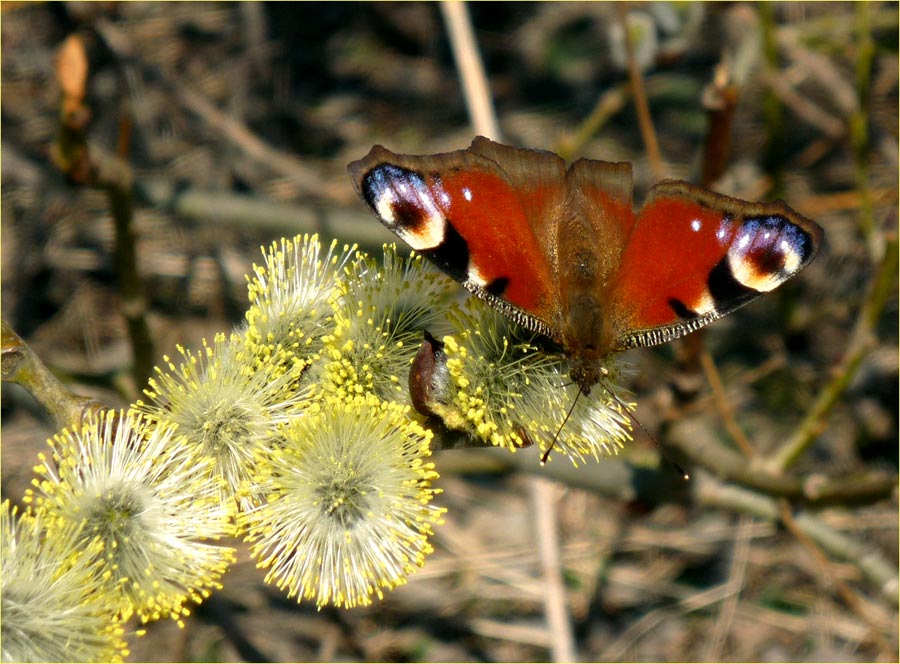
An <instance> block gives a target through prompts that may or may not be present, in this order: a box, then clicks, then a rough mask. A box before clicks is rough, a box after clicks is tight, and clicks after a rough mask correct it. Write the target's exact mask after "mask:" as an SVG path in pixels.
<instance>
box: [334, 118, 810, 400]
mask: <svg viewBox="0 0 900 664" xmlns="http://www.w3.org/2000/svg"><path fill="white" fill-rule="evenodd" d="M348 170H349V173H350V177H351V179H352V181H353V185H354V187H355V189H356V191H357V193H358V194H359V196H360V197H361V198H362V200H363V201H364V202H365V203H366V205H368V206H369V208H370V209H371V211H372V212H373V213H374V214H375V216H376V217H377V218H378V219H379V220H380V221H381V222H382V223H383V224H384V225H385V226H387V227H388V228H389V229H390V230H391V231H393V232H394V233H395V234H396V235H397V236H399V237H400V239H402V240H403V241H404V242H406V244H408V245H409V246H410V247H412V248H413V249H415V250H416V251H418V252H420V253H422V254H423V255H424V256H425V257H427V258H428V259H430V260H431V261H432V262H433V263H434V264H435V265H436V266H437V267H438V268H440V269H441V270H442V271H444V272H445V273H446V274H448V275H449V276H451V277H453V278H454V279H456V280H457V281H458V282H460V283H461V284H462V285H463V286H464V287H465V288H466V289H467V290H469V291H470V292H471V293H472V294H474V295H475V296H476V297H479V298H481V299H482V300H484V301H485V302H487V303H488V304H490V305H491V306H493V307H494V308H496V309H497V310H498V311H500V312H501V313H503V314H504V315H506V316H508V317H509V318H510V319H512V320H513V321H515V322H516V323H518V324H520V325H522V326H524V327H525V328H527V329H528V330H531V331H532V332H535V333H538V334H541V335H543V336H545V337H548V338H549V339H550V340H552V341H553V342H555V343H556V344H557V345H558V346H560V347H561V348H562V350H563V352H564V354H565V355H566V357H567V359H568V360H569V362H570V375H571V378H572V380H573V381H574V382H575V384H577V385H578V386H579V388H580V390H581V392H582V393H583V394H585V395H586V394H589V393H590V390H591V387H592V386H593V385H595V384H596V383H597V382H598V381H599V380H600V378H601V377H602V375H603V374H604V359H605V358H606V357H607V356H608V355H609V354H611V353H615V352H618V351H623V350H626V349H629V348H635V347H639V346H652V345H656V344H661V343H664V342H667V341H670V340H672V339H676V338H678V337H681V336H683V335H685V334H688V333H690V332H693V331H695V330H697V329H699V328H701V327H703V326H704V325H707V324H708V323H711V322H713V321H714V320H716V319H718V318H721V317H722V316H725V315H727V314H729V313H731V312H733V311H735V310H736V309H738V308H739V307H741V306H743V305H745V304H747V303H748V302H750V301H752V300H754V299H755V298H757V297H758V296H760V295H762V294H763V293H767V292H769V291H771V290H773V289H775V288H777V287H778V286H779V285H781V284H782V283H784V282H785V281H787V280H788V279H790V278H791V277H793V276H794V275H795V274H797V273H798V272H799V271H800V270H802V269H803V268H804V267H806V266H807V265H808V264H809V263H810V261H812V259H813V258H814V257H815V255H816V253H817V252H818V250H819V247H820V246H821V244H822V239H823V235H824V233H823V230H822V228H821V227H820V226H819V225H818V224H816V223H815V222H813V221H810V220H809V219H806V218H804V217H802V216H801V215H799V214H797V213H796V212H794V211H793V210H792V209H790V208H789V207H788V206H787V205H786V204H785V203H784V202H782V201H776V202H772V203H748V202H745V201H741V200H738V199H736V198H731V197H729V196H724V195H722V194H717V193H713V192H711V191H707V190H706V189H703V188H701V187H698V186H695V185H692V184H689V183H687V182H682V181H677V180H663V181H661V182H659V183H658V184H657V185H656V186H654V187H653V188H652V189H651V190H650V193H649V195H648V196H647V199H646V201H645V202H644V206H643V207H642V208H641V210H640V212H639V213H635V211H634V209H633V203H632V199H633V180H632V170H631V164H629V163H627V162H605V161H597V160H593V159H579V160H578V161H576V162H574V163H573V164H571V165H570V166H568V167H566V164H565V161H564V160H563V159H562V158H561V157H559V156H558V155H556V154H554V153H552V152H547V151H544V150H533V149H523V148H516V147H512V146H508V145H501V144H500V143H496V142H494V141H491V140H489V139H487V138H484V137H481V136H479V137H477V138H475V140H473V141H472V144H471V145H470V146H469V147H468V148H466V149H464V150H457V151H455V152H448V153H444V154H435V155H401V154H395V153H393V152H391V151H390V150H387V149H385V148H383V147H381V146H380V145H376V146H375V147H373V148H372V149H371V151H370V152H369V154H368V155H366V156H365V157H363V158H362V159H360V160H358V161H354V162H353V163H351V164H350V165H349V166H348Z"/></svg>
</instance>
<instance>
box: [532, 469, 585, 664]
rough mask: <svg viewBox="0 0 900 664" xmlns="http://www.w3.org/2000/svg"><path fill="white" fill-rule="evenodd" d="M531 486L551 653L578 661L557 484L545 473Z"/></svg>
mask: <svg viewBox="0 0 900 664" xmlns="http://www.w3.org/2000/svg"><path fill="white" fill-rule="evenodd" d="M530 489H531V504H532V509H533V511H534V515H535V520H534V521H535V529H536V533H535V535H536V539H537V545H538V556H539V558H540V561H541V576H542V577H543V580H544V583H543V587H544V611H545V613H546V614H547V627H548V629H549V631H550V635H551V638H550V646H551V654H552V656H553V661H554V662H574V661H575V636H574V634H573V633H572V621H571V620H570V618H569V611H568V608H567V606H566V592H565V587H564V585H563V578H562V572H561V571H560V569H561V567H562V564H561V561H560V557H559V537H558V535H557V528H556V516H555V510H556V503H557V500H556V490H555V489H556V487H554V485H553V484H552V483H551V482H550V481H549V480H546V479H544V478H543V477H533V478H531V482H530Z"/></svg>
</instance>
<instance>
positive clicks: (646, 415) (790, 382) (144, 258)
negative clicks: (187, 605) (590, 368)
mask: <svg viewBox="0 0 900 664" xmlns="http://www.w3.org/2000/svg"><path fill="white" fill-rule="evenodd" d="M2 12H3V13H2V24H0V29H2V155H0V156H2V312H3V319H4V321H6V322H8V323H9V324H10V325H12V327H13V328H14V329H15V330H16V331H17V332H18V333H19V334H20V335H21V336H22V337H23V338H24V339H25V340H26V341H27V342H28V343H29V344H30V345H31V346H32V348H33V349H34V350H35V351H36V352H37V354H38V355H39V356H40V357H41V358H42V359H43V361H44V362H45V363H47V365H48V366H50V367H51V369H52V370H53V371H54V372H55V373H56V374H57V375H58V376H60V377H61V378H62V379H63V380H64V381H65V382H66V384H67V385H68V386H69V387H70V389H71V390H72V391H74V392H77V393H80V394H89V395H91V396H94V397H96V398H98V399H99V400H101V401H102V402H103V403H106V404H108V405H110V406H120V405H125V404H127V403H129V402H131V401H133V400H134V399H135V398H136V397H137V396H138V394H139V392H140V389H141V387H142V384H140V382H139V381H138V380H137V379H136V378H135V373H134V371H133V364H134V363H133V358H134V357H135V354H134V351H133V347H132V342H131V341H130V337H129V333H128V325H127V324H126V321H125V319H124V318H123V314H122V306H121V304H122V299H121V286H120V283H119V280H118V279H117V277H116V270H115V268H114V263H113V258H112V254H113V247H114V244H115V240H114V237H115V234H114V223H113V219H112V216H111V210H110V204H109V200H108V197H107V195H106V193H105V192H104V190H103V189H102V188H101V187H99V186H98V179H97V172H94V171H91V172H88V173H86V172H84V171H80V170H79V165H84V164H85V163H90V164H92V165H93V166H95V167H97V168H98V169H99V170H102V169H101V168H100V167H101V166H104V165H107V164H112V165H113V166H112V169H113V176H112V180H114V181H116V182H118V183H119V184H120V185H121V183H122V178H123V174H124V175H127V177H128V178H130V179H129V182H131V183H133V186H130V187H126V188H125V190H126V191H128V192H130V194H129V196H130V197H131V199H130V203H131V204H132V205H133V232H134V233H135V234H136V238H137V239H136V262H137V267H138V272H139V274H140V276H141V280H142V282H141V285H140V288H141V290H142V291H143V293H144V294H145V295H146V297H147V301H148V312H147V317H146V320H147V323H148V325H149V334H150V339H151V341H152V345H150V344H146V348H144V350H148V349H150V351H151V352H152V362H154V363H159V362H161V358H162V356H163V354H172V353H173V351H174V348H175V344H182V345H184V346H187V347H190V348H197V347H199V343H200V339H201V338H203V337H206V338H212V336H213V335H214V334H215V333H216V332H218V331H227V330H228V329H230V328H231V327H232V326H234V325H235V324H237V323H239V322H240V321H241V320H242V316H243V312H244V309H245V308H246V280H245V277H244V275H245V274H247V273H248V272H249V271H250V269H251V265H252V264H253V263H254V262H259V260H260V253H259V247H260V245H268V244H269V243H270V242H272V241H273V240H276V239H278V238H280V237H282V236H293V235H295V234H297V233H301V232H312V231H317V232H319V233H320V234H321V235H323V236H325V238H332V237H335V238H338V239H340V240H342V241H346V242H348V243H349V242H358V243H359V244H360V245H361V246H362V247H363V248H365V249H367V250H375V251H378V252H379V253H380V246H381V244H382V243H383V242H385V241H391V240H392V239H393V236H391V234H390V233H389V232H388V231H386V230H384V229H383V228H382V226H381V225H380V224H379V223H378V222H377V221H375V220H374V219H373V218H372V217H371V216H370V215H369V213H368V212H367V211H366V209H365V208H364V206H363V204H362V203H361V202H360V201H358V200H357V198H356V195H355V194H354V192H353V189H352V187H351V185H350V182H349V179H348V177H347V173H346V165H347V163H349V162H350V161H353V160H355V159H358V158H360V157H361V156H363V155H364V154H366V153H367V152H368V150H369V148H370V147H371V146H372V145H373V144H376V143H381V144H383V145H385V146H386V147H388V148H389V149H391V150H393V151H395V152H401V153H415V154H427V153H434V152H441V151H447V150H453V149H459V148H463V147H466V146H467V145H468V144H469V142H470V141H471V139H472V137H473V135H474V131H473V128H472V124H471V121H470V118H469V114H468V111H467V105H466V101H465V98H464V95H463V79H462V78H461V76H460V72H459V69H458V68H457V65H456V63H455V60H454V55H453V43H452V39H451V37H450V32H449V31H448V27H447V22H446V19H445V14H444V12H442V8H441V7H440V6H439V5H438V4H434V3H418V2H410V3H381V2H372V3H302V4H293V3H271V4H270V3H222V4H220V3H124V2H123V3H117V2H96V3H94V2H64V3H17V2H4V3H3V4H2ZM468 14H469V18H470V22H471V27H472V29H473V34H474V38H475V44H476V47H477V50H478V51H479V52H480V55H481V57H482V59H483V64H484V67H485V70H486V73H487V76H488V80H489V92H490V98H491V101H492V103H493V105H494V108H495V109H496V113H497V116H498V118H499V123H500V127H501V129H502V132H503V136H504V139H505V141H506V142H508V143H512V144H516V145H520V146H527V147H537V148H544V149H551V150H554V151H557V152H559V153H560V154H562V155H564V156H565V157H566V158H567V159H569V160H574V159H577V158H579V157H582V156H585V157H591V158H595V159H603V160H607V161H631V162H632V163H633V164H634V169H635V194H636V201H637V204H638V205H639V204H640V201H641V200H642V199H643V196H644V195H645V193H646V192H647V191H648V190H649V188H650V187H651V186H652V185H653V184H654V183H655V182H656V181H657V180H658V179H659V178H660V177H661V176H665V177H676V178H681V179H686V180H689V181H693V182H703V183H705V184H707V185H709V186H711V187H713V188H715V189H716V190H717V191H721V192H723V193H728V194H731V195H735V196H738V197H740V198H744V199H747V200H763V199H768V198H783V199H785V200H786V201H788V203H789V204H790V205H791V207H793V208H794V209H796V210H797V211H798V212H800V213H801V214H803V215H805V216H808V217H810V218H812V219H815V220H816V221H817V222H818V223H819V224H820V225H822V226H823V227H824V228H825V231H826V247H825V248H824V250H823V252H822V254H821V255H820V256H819V257H818V258H817V259H816V261H815V262H814V263H813V264H812V265H811V266H810V267H809V268H808V269H807V270H806V271H804V272H803V273H802V274H801V275H800V276H799V277H797V278H795V279H793V280H792V281H791V282H790V283H788V284H787V285H785V286H784V287H783V288H781V289H779V291H778V292H777V293H775V294H773V295H771V296H768V297H765V298H761V299H760V300H758V301H756V302H755V303H754V304H752V305H750V306H748V307H746V308H745V309H742V310H741V311H739V312H737V313H735V314H733V315H731V316H729V317H727V318H725V319H723V320H722V321H719V322H717V323H716V324H714V325H713V326H711V327H710V328H709V329H708V331H707V332H706V333H704V334H699V335H693V336H692V337H690V338H689V339H690V340H686V341H683V342H677V343H673V344H668V345H666V346H664V347H661V348H656V349H650V350H648V349H644V350H639V351H633V352H629V353H628V354H627V356H626V357H625V358H624V359H625V361H626V362H627V363H628V364H629V366H630V372H629V375H628V377H627V381H628V387H629V389H630V390H631V391H632V392H633V393H634V395H635V397H634V398H635V401H636V402H637V403H638V409H637V418H638V420H640V422H641V424H642V425H643V426H644V427H645V428H646V430H647V431H648V432H649V433H650V434H652V436H653V437H654V438H655V439H656V440H657V441H659V445H660V446H661V447H662V449H665V450H668V454H669V455H670V456H672V457H674V458H677V459H678V460H679V461H681V462H682V463H683V464H684V465H686V466H687V467H688V469H689V470H690V471H691V472H692V475H693V479H692V480H691V482H688V483H683V482H681V481H680V480H678V478H677V477H676V476H675V474H674V471H673V470H672V467H671V466H669V465H667V464H666V463H664V462H663V463H660V461H659V447H657V446H656V445H655V444H654V442H653V441H652V440H651V439H650V438H649V437H648V436H647V435H646V434H644V433H642V432H638V433H636V434H635V437H636V441H635V443H634V444H633V445H632V446H631V448H630V449H629V450H626V452H625V453H624V454H623V455H621V456H620V457H617V458H615V459H611V460H608V461H602V462H600V463H599V464H594V463H590V464H587V465H586V466H584V467H581V468H578V469H576V470H575V472H571V471H572V469H562V468H557V469H556V470H555V471H554V472H551V473H550V476H551V477H552V478H553V480H552V481H546V482H541V481H539V480H535V479H534V478H535V476H536V474H540V472H541V471H540V468H539V467H538V465H537V462H536V459H535V457H534V456H533V455H532V456H528V454H527V453H520V454H516V455H505V456H498V455H491V454H485V453H483V452H482V451H474V450H472V451H467V450H461V451H448V452H442V453H439V454H437V455H436V457H435V463H436V465H437V469H438V471H439V472H440V473H441V475H442V478H441V480H440V486H441V487H442V488H443V490H444V493H443V495H442V496H441V497H440V503H441V504H443V505H445V506H446V507H447V508H448V510H449V511H448V514H447V516H446V520H445V521H446V522H445V524H444V525H443V526H441V527H440V528H438V532H437V534H436V537H435V540H434V542H435V547H436V551H435V553H434V554H433V555H432V556H431V558H430V559H429V561H428V562H427V563H426V566H425V568H424V569H423V570H422V571H421V572H419V573H418V574H416V575H414V576H413V577H412V578H411V580H410V582H409V583H408V584H407V585H406V586H404V587H402V588H400V589H398V590H397V591H395V592H393V593H390V594H388V595H387V596H386V597H385V599H384V600H382V601H380V602H377V603H376V604H375V605H374V606H372V607H370V608H366V609H356V610H352V611H344V610H328V609H326V610H322V611H316V610H315V608H314V606H313V605H312V604H307V603H301V604H299V605H298V604H296V603H295V602H293V601H289V600H286V599H285V598H284V597H283V596H282V595H281V594H280V593H279V592H278V591H277V590H276V589H274V588H269V587H267V586H265V585H264V584H263V583H262V576H263V575H262V573H261V572H260V571H258V570H256V569H255V568H254V566H253V564H252V562H250V561H249V558H248V556H247V555H246V551H244V550H240V551H239V561H238V563H237V564H236V565H235V566H234V568H233V570H232V571H231V572H230V573H229V574H228V575H227V576H226V577H225V579H224V585H225V588H224V590H222V591H221V592H219V593H217V594H216V595H215V596H214V597H213V598H212V599H211V600H210V601H209V602H207V603H206V604H204V605H203V606H201V607H199V608H198V609H197V610H196V611H195V614H194V616H193V618H192V619H191V620H190V621H188V623H187V626H186V627H185V629H183V630H179V629H178V628H177V627H176V626H174V625H173V624H170V623H160V624H152V625H150V626H149V630H148V634H147V636H145V637H142V638H140V639H136V640H134V641H133V642H132V660H133V661H179V660H181V661H195V660H202V661H241V660H249V661H269V660H272V661H278V660H282V661H308V660H321V661H361V660H393V661H543V660H548V659H552V658H557V659H559V658H561V657H562V655H561V654H560V653H567V652H568V653H570V655H571V654H574V657H575V658H577V659H580V660H590V661H620V660H626V661H627V660H632V661H638V660H640V661H649V660H658V661H663V660H666V661H673V660H674V661H677V660H681V661H875V660H878V661H896V660H897V643H898V641H897V638H898V636H897V555H898V554H897V548H898V546H897V542H898V512H897V495H896V494H897V492H896V472H897V452H898V447H897V440H898V425H897V403H898V391H897V385H898V375H897V366H898V350H897V349H898V339H897V327H898V325H897V323H898V321H897V292H896V247H897V245H896V236H897V185H898V171H897V162H898V41H897V38H898V28H897V26H898V7H897V4H896V3H805V2H804V3H793V2H788V3H762V4H751V3H674V2H650V3H629V4H627V5H622V4H619V3H611V4H608V3H593V2H591V3H576V2H572V3H517V2H510V3H506V2H504V3H473V4H471V5H468ZM73 35H74V36H76V37H77V39H78V41H79V42H80V44H81V45H82V46H83V51H84V53H85V54H86V62H85V64H86V66H87V71H86V79H84V80H85V83H84V85H83V87H82V89H81V91H80V92H78V91H77V90H76V91H75V94H74V95H73V93H72V91H71V90H70V89H69V88H67V83H66V81H67V80H68V81H71V80H72V79H71V72H69V73H68V74H67V73H66V70H65V66H63V65H61V64H60V63H66V62H69V63H71V61H72V60H71V59H66V58H65V57H61V56H60V55H59V54H60V53H61V47H62V46H63V44H64V43H66V40H67V39H69V38H71V37H72V36H73ZM626 36H627V38H626ZM629 42H630V44H631V47H632V48H630V49H629V48H628V43H629ZM68 43H69V44H71V43H72V42H68ZM629 64H631V65H632V75H634V74H637V73H638V72H640V77H641V79H642V81H643V87H644V90H645V93H646V97H647V100H648V108H649V112H650V118H651V119H652V127H653V129H654V133H655V136H656V137H657V141H658V155H659V156H658V157H656V156H655V151H654V150H653V149H652V148H650V149H649V150H648V147H647V145H648V144H647V138H646V136H647V129H648V127H647V125H646V123H645V125H644V127H643V131H642V127H641V123H640V121H639V117H638V111H637V110H636V109H637V106H636V104H635V95H634V94H633V91H634V88H633V84H632V83H631V82H630V78H629V72H628V66H629ZM67 76H69V78H66V77H67ZM75 78H76V79H77V78H78V76H77V75H76V76H75ZM76 87H77V86H76ZM73 127H74V130H73ZM73 131H74V133H75V134H76V135H77V136H76V139H75V145H76V147H78V146H81V145H82V143H81V142H80V141H81V140H82V139H85V140H86V148H85V149H86V150H87V152H84V153H82V156H83V155H84V154H87V155H88V156H89V158H88V160H87V162H85V161H78V160H72V159H67V156H69V157H71V154H72V152H71V148H72V133H73ZM115 159H118V160H119V161H115ZM122 164H124V166H123V165H122ZM101 179H102V173H101ZM104 182H105V181H104ZM886 256H887V257H886ZM891 257H893V259H892V258H891ZM460 290H462V289H460ZM713 361H714V365H713V364H712V362H713ZM138 375H139V374H138ZM829 390H832V391H829ZM2 397H3V399H2V416H3V420H2V434H3V441H2V442H3V445H2V492H3V497H4V498H10V499H12V500H13V501H14V502H16V501H19V500H21V496H22V495H23V492H24V490H25V488H26V487H27V486H28V483H29V482H30V479H31V476H32V475H31V474H32V471H31V468H32V466H33V465H34V462H35V458H36V454H37V452H38V451H40V450H42V449H43V448H44V447H45V443H44V441H45V440H46V438H47V437H48V436H49V435H51V434H52V433H53V431H52V426H51V424H50V422H49V419H48V418H47V416H46V414H44V413H43V412H42V411H41V410H40V409H39V408H38V407H37V406H36V405H35V404H34V402H33V401H32V400H31V398H30V397H29V396H28V395H27V394H26V393H24V392H23V391H21V390H19V389H18V388H16V387H8V386H7V385H5V384H4V386H3V395H2ZM804 426H806V428H804ZM798 437H799V438H800V439H802V438H804V437H805V438H807V439H809V441H810V443H811V444H809V445H807V446H805V447H803V448H802V454H800V455H799V458H798V459H797V460H796V461H793V460H792V462H791V463H790V464H786V465H787V466H789V467H785V468H783V470H784V471H785V472H784V473H783V474H781V473H774V475H777V476H778V477H781V478H787V480H788V481H787V485H789V486H788V488H785V486H786V485H780V484H777V482H770V481H769V480H770V479H771V476H772V475H773V473H771V472H770V471H764V470H763V469H762V467H761V466H763V465H765V462H766V461H769V460H771V459H772V458H777V457H778V453H779V451H780V450H782V449H783V446H784V445H785V443H786V441H793V440H797V439H798ZM701 444H702V445H706V446H708V449H712V450H713V452H715V451H716V450H720V449H721V450H724V451H723V452H722V454H723V455H724V458H726V460H727V459H730V460H732V461H733V458H734V457H735V455H741V454H742V455H743V456H744V457H747V456H752V457H753V458H754V459H755V462H754V463H752V464H751V463H750V462H749V461H748V462H747V463H746V464H742V466H743V467H742V468H741V469H735V467H734V466H735V464H734V463H730V464H729V463H725V462H723V464H724V465H718V464H717V458H718V457H716V454H715V453H709V454H708V455H707V458H706V459H705V460H704V459H703V457H704V454H702V453H701V454H698V453H697V449H698V448H697V446H698V445H701ZM728 455H731V456H728ZM510 457H511V458H510ZM698 457H700V460H699V461H701V462H698ZM738 458H740V457H738ZM756 462H759V463H758V464H757V463H756ZM562 463H566V462H562ZM553 465H554V464H551V466H553ZM556 465H557V466H561V465H562V464H561V463H560V464H556ZM738 470H740V472H738ZM757 470H758V471H759V472H758V473H757V472H756V471H757ZM776 485H777V486H776ZM823 495H824V496H825V497H824V498H823V497H822V496H823ZM785 511H786V512H787V516H785V515H784V514H785ZM547 513H549V515H550V517H551V528H552V532H555V533H556V534H557V537H558V543H557V546H555V554H556V556H557V557H558V559H554V558H552V557H551V558H550V559H549V560H548V558H547V554H544V553H541V551H540V546H539V543H540V541H541V540H542V539H544V538H546V536H547V535H546V531H545V530H542V528H545V526H542V525H541V523H542V521H541V516H542V515H544V516H546V514H547ZM791 514H793V516H794V517H795V518H796V520H794V519H792V518H791V516H790V515H791ZM798 523H799V526H798ZM810 524H812V525H810ZM817 528H818V529H820V530H815V529H817ZM811 529H812V531H815V532H817V533H819V535H817V536H810V534H809V533H810V532H811ZM542 533H543V534H542ZM822 533H824V534H822ZM828 542H830V544H829V543H828ZM548 569H549V570H550V571H549V572H548V571H547V570H548ZM560 571H561V579H562V582H563V583H562V586H561V588H560V587H558V584H556V583H555V581H554V579H556V580H559V577H560ZM554 602H556V604H555V605H554ZM551 606H556V607H557V608H560V607H562V608H563V609H564V612H563V619H562V622H560V620H559V618H558V616H556V614H554V613H553V611H552V610H551V608H550V607H551ZM554 616H556V617H554Z"/></svg>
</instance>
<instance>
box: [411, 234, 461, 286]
mask: <svg viewBox="0 0 900 664" xmlns="http://www.w3.org/2000/svg"><path fill="white" fill-rule="evenodd" d="M422 255H423V256H425V258H427V259H429V260H430V261H431V262H432V263H434V264H435V265H437V267H438V268H439V269H441V270H443V271H444V272H445V273H447V274H448V275H449V276H451V277H452V278H454V279H456V280H457V281H465V280H466V279H467V278H468V277H469V245H468V244H467V243H466V241H465V240H464V239H463V237H462V235H460V234H459V233H458V232H457V230H456V229H455V228H454V227H453V224H452V223H448V224H447V226H446V230H445V233H444V240H443V242H441V243H440V244H439V245H438V246H436V247H435V248H434V249H425V250H423V251H422Z"/></svg>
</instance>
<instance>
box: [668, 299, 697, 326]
mask: <svg viewBox="0 0 900 664" xmlns="http://www.w3.org/2000/svg"><path fill="white" fill-rule="evenodd" d="M669 306H670V307H672V311H674V312H675V315H676V316H678V317H679V318H681V319H684V320H691V319H692V318H699V314H697V312H696V311H692V310H690V309H688V308H687V306H685V304H684V302H682V301H681V300H678V299H676V298H674V297H672V298H669Z"/></svg>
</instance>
